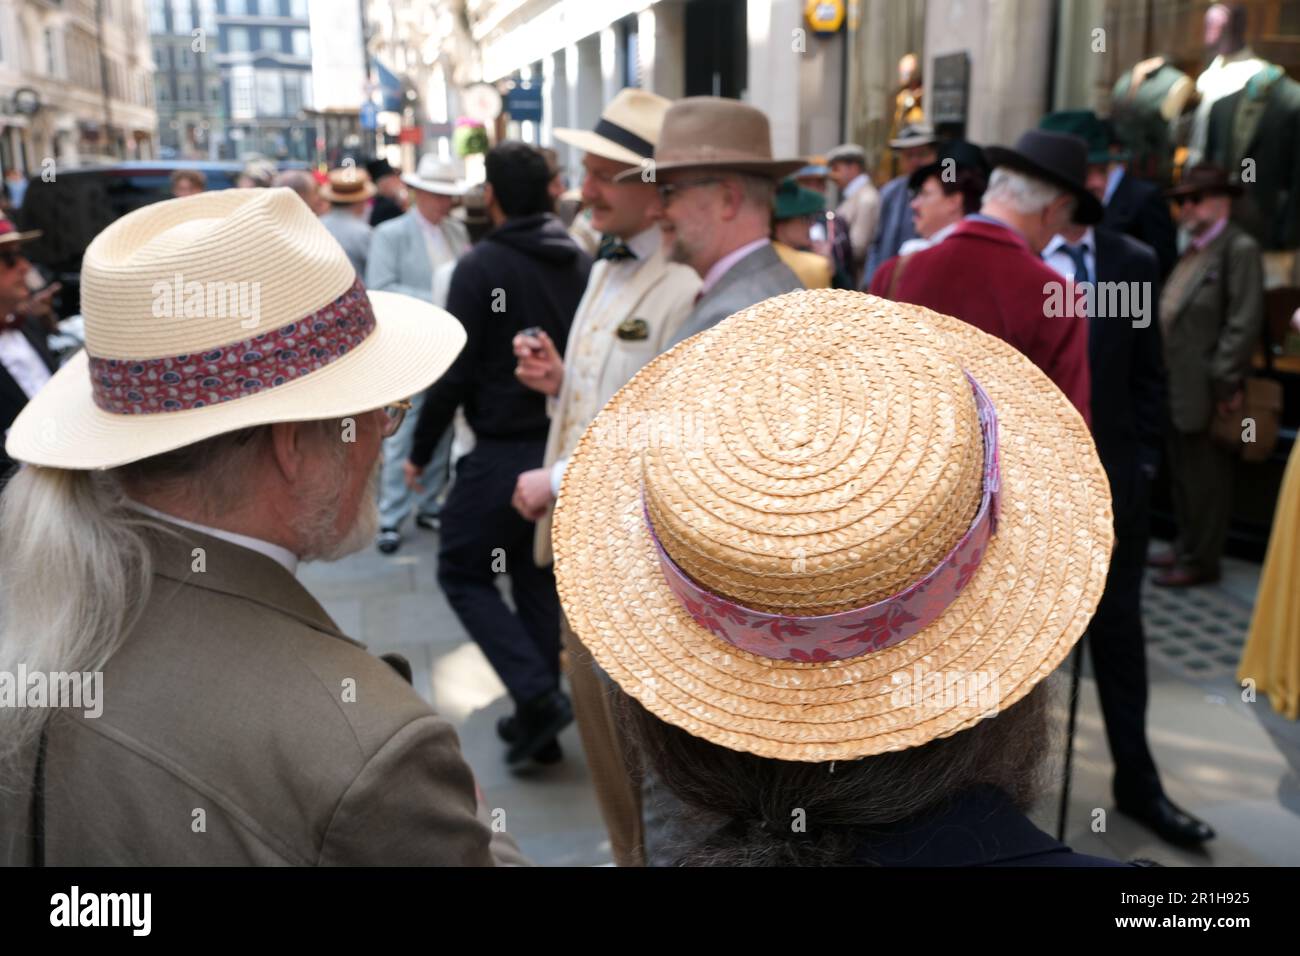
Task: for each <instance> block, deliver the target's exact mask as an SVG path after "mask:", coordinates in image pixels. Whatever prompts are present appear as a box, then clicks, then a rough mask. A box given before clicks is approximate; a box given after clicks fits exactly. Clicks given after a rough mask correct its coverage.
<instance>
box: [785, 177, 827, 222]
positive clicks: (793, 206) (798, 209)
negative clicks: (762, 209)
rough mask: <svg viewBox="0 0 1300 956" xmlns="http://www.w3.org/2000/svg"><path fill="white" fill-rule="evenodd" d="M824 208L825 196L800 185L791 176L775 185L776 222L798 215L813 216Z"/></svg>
mask: <svg viewBox="0 0 1300 956" xmlns="http://www.w3.org/2000/svg"><path fill="white" fill-rule="evenodd" d="M825 210H826V197H825V196H823V195H822V194H821V193H819V192H816V191H815V190H812V189H806V188H804V187H803V186H800V185H799V184H798V183H797V182H795V181H794V179H792V178H787V179H783V180H781V183H780V185H778V186H777V187H776V211H775V216H776V220H777V222H781V221H782V220H784V219H795V218H797V217H799V216H814V215H816V214H817V213H819V212H825Z"/></svg>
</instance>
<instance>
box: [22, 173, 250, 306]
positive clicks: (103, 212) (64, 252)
mask: <svg viewBox="0 0 1300 956" xmlns="http://www.w3.org/2000/svg"><path fill="white" fill-rule="evenodd" d="M242 168H243V164H242V163H234V162H207V161H204V160H179V159H178V160H138V161H131V162H115V163H106V164H102V165H92V166H82V167H79V168H77V169H68V170H59V171H58V174H57V175H56V176H55V178H54V179H53V180H50V181H46V180H44V179H42V178H40V177H39V176H33V177H32V179H31V181H30V183H29V185H28V187H27V194H26V196H24V197H23V205H22V208H21V209H20V210H18V212H17V214H16V215H15V217H14V218H15V219H16V221H17V222H18V224H19V228H21V229H40V230H41V231H42V232H43V233H44V235H43V236H42V237H41V238H40V239H37V240H35V241H33V242H31V243H29V244H28V246H27V255H28V258H30V259H31V261H32V262H33V263H34V264H35V265H36V266H37V267H38V268H39V269H40V271H41V272H42V273H43V274H44V276H45V277H46V278H47V279H48V280H51V281H57V282H61V283H63V289H62V291H61V292H60V293H59V295H58V299H57V301H56V304H55V307H56V309H57V310H58V314H59V316H60V317H61V318H66V317H67V316H70V315H75V314H76V313H78V312H80V311H81V257H82V254H83V253H84V252H85V251H86V246H88V245H90V240H91V239H93V238H94V237H95V236H96V235H97V234H98V233H99V232H100V231H101V230H103V229H104V227H105V226H107V225H108V224H109V223H111V222H113V221H114V220H116V219H118V218H119V217H121V216H123V215H125V214H126V213H128V212H131V211H132V210H135V209H139V208H140V207H141V206H147V205H149V204H150V203H155V202H158V201H159V200H163V199H170V198H171V175H172V173H173V172H174V171H176V170H178V169H197V170H200V171H201V172H202V173H203V174H204V175H205V176H206V177H207V179H208V189H210V190H211V189H229V188H231V187H233V186H234V185H235V177H236V176H238V175H239V171H240V170H241V169H242Z"/></svg>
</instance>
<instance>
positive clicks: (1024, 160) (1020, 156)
mask: <svg viewBox="0 0 1300 956" xmlns="http://www.w3.org/2000/svg"><path fill="white" fill-rule="evenodd" d="M984 155H985V156H986V157H988V161H989V166H990V167H992V168H993V169H997V168H998V167H999V166H1006V167H1007V168H1008V169H1012V170H1015V171H1016V172H1020V173H1024V174H1025V175H1026V176H1030V177H1032V178H1034V179H1041V180H1043V181H1044V182H1048V183H1051V184H1052V185H1053V186H1059V187H1060V188H1061V189H1064V190H1065V191H1066V192H1068V193H1070V194H1071V195H1072V196H1074V198H1075V199H1076V200H1077V203H1076V207H1075V211H1074V221H1075V222H1077V223H1079V224H1080V225H1084V226H1090V225H1092V224H1093V223H1097V222H1101V217H1102V213H1103V211H1104V210H1103V209H1102V205H1101V201H1100V200H1099V199H1097V197H1096V196H1094V195H1093V194H1092V192H1091V191H1089V189H1088V187H1087V185H1086V182H1085V178H1086V176H1087V174H1088V143H1087V141H1086V140H1085V139H1083V138H1082V137H1080V136H1075V135H1073V134H1071V133H1053V132H1049V131H1048V130H1041V129H1031V130H1026V131H1025V132H1024V133H1023V134H1021V136H1020V138H1019V139H1018V140H1016V145H1015V147H1014V148H1012V149H1008V148H1007V147H1005V146H985V147H984Z"/></svg>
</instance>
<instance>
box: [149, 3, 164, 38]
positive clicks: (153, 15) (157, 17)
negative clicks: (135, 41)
mask: <svg viewBox="0 0 1300 956" xmlns="http://www.w3.org/2000/svg"><path fill="white" fill-rule="evenodd" d="M149 32H150V33H166V32H167V0H149Z"/></svg>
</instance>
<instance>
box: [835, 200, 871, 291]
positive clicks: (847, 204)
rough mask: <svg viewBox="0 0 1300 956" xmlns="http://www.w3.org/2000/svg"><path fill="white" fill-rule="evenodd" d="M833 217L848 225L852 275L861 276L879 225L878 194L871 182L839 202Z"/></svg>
mask: <svg viewBox="0 0 1300 956" xmlns="http://www.w3.org/2000/svg"><path fill="white" fill-rule="evenodd" d="M835 215H837V216H839V217H840V218H841V219H843V220H844V221H845V222H846V223H847V224H848V227H849V244H850V245H852V246H853V274H854V275H855V276H861V275H862V267H863V266H864V265H866V262H867V253H868V251H869V250H870V248H871V240H872V239H874V238H876V228H877V226H879V224H880V193H879V191H878V190H877V189H876V187H875V186H873V185H872V184H871V180H867V181H866V182H864V183H863V184H862V185H861V186H859V187H858V189H857V190H856V191H854V193H853V195H852V196H850V197H849V198H848V199H845V200H844V201H843V202H841V203H840V204H839V207H838V208H837V209H836V210H835Z"/></svg>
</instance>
